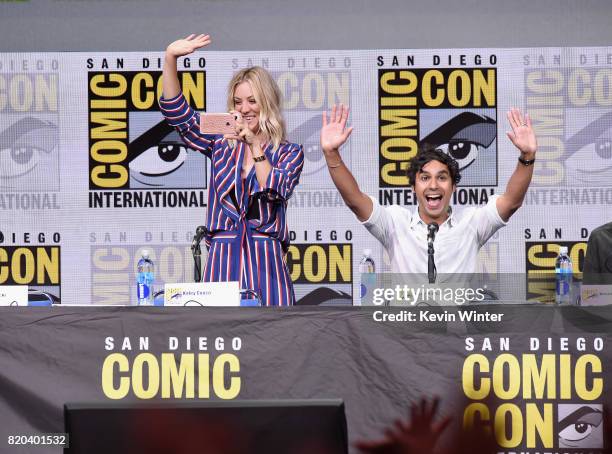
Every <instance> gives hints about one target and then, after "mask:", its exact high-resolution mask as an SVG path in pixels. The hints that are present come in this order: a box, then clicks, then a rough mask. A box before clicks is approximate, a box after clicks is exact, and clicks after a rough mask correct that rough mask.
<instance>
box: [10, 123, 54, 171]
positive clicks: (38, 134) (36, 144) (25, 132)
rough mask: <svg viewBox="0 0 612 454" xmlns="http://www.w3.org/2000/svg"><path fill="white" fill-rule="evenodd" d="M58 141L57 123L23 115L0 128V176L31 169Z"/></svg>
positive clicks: (33, 168) (34, 167)
mask: <svg viewBox="0 0 612 454" xmlns="http://www.w3.org/2000/svg"><path fill="white" fill-rule="evenodd" d="M58 141H59V140H58V130H57V126H56V125H55V124H53V123H51V122H48V121H43V120H39V119H37V118H34V117H26V118H22V119H20V120H18V121H17V122H15V123H13V124H12V125H11V126H9V127H8V128H6V129H5V130H4V131H2V132H0V179H7V180H8V179H14V178H19V177H22V176H24V175H27V174H29V173H31V172H32V171H34V170H35V169H36V167H37V166H38V165H39V164H40V161H41V158H42V157H43V153H45V154H49V153H51V152H52V151H53V150H54V149H55V148H56V147H57V144H58Z"/></svg>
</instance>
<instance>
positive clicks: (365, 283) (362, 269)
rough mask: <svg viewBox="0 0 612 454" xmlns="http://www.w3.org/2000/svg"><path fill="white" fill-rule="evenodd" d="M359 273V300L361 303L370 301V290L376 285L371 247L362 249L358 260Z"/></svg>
mask: <svg viewBox="0 0 612 454" xmlns="http://www.w3.org/2000/svg"><path fill="white" fill-rule="evenodd" d="M359 273H360V274H361V302H362V304H363V303H366V302H371V301H372V291H373V289H374V287H375V286H376V265H375V264H374V259H373V258H372V250H371V249H364V251H363V257H362V258H361V261H360V262H359ZM366 296H368V298H366Z"/></svg>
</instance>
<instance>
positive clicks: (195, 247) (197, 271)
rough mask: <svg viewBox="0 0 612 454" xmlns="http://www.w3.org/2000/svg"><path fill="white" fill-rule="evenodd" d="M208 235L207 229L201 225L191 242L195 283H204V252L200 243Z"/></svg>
mask: <svg viewBox="0 0 612 454" xmlns="http://www.w3.org/2000/svg"><path fill="white" fill-rule="evenodd" d="M205 234H206V227H204V226H203V225H199V226H198V227H197V228H196V233H195V235H194V236H193V241H192V242H191V253H192V254H193V262H194V267H193V281H194V282H202V251H201V250H200V242H201V241H202V238H204V235H205Z"/></svg>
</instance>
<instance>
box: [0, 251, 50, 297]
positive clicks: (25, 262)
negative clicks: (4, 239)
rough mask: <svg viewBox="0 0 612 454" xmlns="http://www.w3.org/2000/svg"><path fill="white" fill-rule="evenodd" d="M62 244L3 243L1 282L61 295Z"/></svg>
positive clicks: (0, 261) (0, 257)
mask: <svg viewBox="0 0 612 454" xmlns="http://www.w3.org/2000/svg"><path fill="white" fill-rule="evenodd" d="M60 260H61V247H60V246H59V245H54V246H42V245H41V246H31V245H11V246H0V285H27V286H29V287H30V288H33V289H36V290H40V291H44V292H45V293H47V294H48V295H49V296H50V297H51V298H52V299H53V300H54V301H53V302H58V301H59V300H60V298H61V285H60V282H61V263H60Z"/></svg>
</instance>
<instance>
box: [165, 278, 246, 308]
mask: <svg viewBox="0 0 612 454" xmlns="http://www.w3.org/2000/svg"><path fill="white" fill-rule="evenodd" d="M164 306H210V307H215V306H240V287H239V285H238V282H237V281H231V282H185V283H177V284H166V285H165V286H164Z"/></svg>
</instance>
